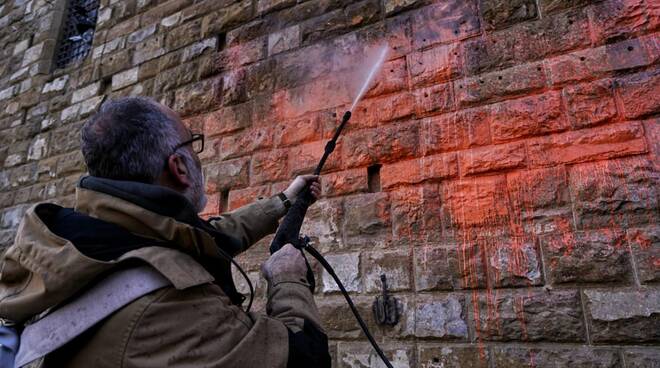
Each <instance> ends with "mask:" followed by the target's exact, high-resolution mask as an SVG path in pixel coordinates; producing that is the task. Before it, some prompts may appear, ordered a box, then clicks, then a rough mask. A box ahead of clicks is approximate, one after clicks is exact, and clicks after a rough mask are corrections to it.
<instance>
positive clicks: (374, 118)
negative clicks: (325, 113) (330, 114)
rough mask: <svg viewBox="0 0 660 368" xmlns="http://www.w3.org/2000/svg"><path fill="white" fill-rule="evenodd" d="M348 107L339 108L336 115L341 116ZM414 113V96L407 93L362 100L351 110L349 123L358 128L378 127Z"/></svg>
mask: <svg viewBox="0 0 660 368" xmlns="http://www.w3.org/2000/svg"><path fill="white" fill-rule="evenodd" d="M346 110H348V106H341V107H340V108H339V110H338V113H337V115H340V116H341V115H343V114H344V112H345V111H346ZM414 113H415V99H414V96H413V95H412V94H410V93H408V92H403V93H398V94H395V95H388V96H383V97H377V98H370V99H368V100H362V101H360V103H359V104H358V105H357V106H356V107H355V108H354V109H353V117H352V118H351V122H352V123H353V124H354V125H355V126H358V127H365V128H366V127H369V128H375V127H378V126H379V125H380V124H381V123H383V122H389V121H393V120H400V119H403V118H406V117H409V116H411V115H413V114H414Z"/></svg>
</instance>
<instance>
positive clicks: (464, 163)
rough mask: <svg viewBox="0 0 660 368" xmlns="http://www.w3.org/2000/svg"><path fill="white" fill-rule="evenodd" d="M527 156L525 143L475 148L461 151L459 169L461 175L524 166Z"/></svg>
mask: <svg viewBox="0 0 660 368" xmlns="http://www.w3.org/2000/svg"><path fill="white" fill-rule="evenodd" d="M525 156H526V151H525V144H524V143H507V144H500V145H497V146H489V147H487V148H475V149H471V150H469V151H464V152H461V153H460V155H459V170H460V173H461V175H463V176H467V175H474V174H481V173H486V172H491V171H501V170H506V169H513V168H517V167H523V166H525Z"/></svg>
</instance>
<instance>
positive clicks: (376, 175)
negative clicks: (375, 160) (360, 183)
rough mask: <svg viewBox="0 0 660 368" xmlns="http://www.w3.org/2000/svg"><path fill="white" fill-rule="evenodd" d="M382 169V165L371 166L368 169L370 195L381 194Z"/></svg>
mask: <svg viewBox="0 0 660 368" xmlns="http://www.w3.org/2000/svg"><path fill="white" fill-rule="evenodd" d="M380 167H381V165H379V164H376V165H371V166H369V167H368V168H367V185H368V186H369V193H376V192H380Z"/></svg>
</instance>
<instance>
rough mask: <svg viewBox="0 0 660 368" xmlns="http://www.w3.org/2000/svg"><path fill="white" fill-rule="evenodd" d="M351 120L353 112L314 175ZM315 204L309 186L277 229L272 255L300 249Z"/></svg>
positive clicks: (335, 135)
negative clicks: (290, 246) (288, 247)
mask: <svg viewBox="0 0 660 368" xmlns="http://www.w3.org/2000/svg"><path fill="white" fill-rule="evenodd" d="M350 119H351V112H350V111H346V113H344V116H343V117H342V119H341V124H339V127H337V130H336V131H335V134H334V136H333V137H332V139H331V140H329V141H328V143H326V145H325V152H324V153H323V157H321V161H320V162H319V164H318V166H316V169H315V170H314V175H319V174H321V170H322V169H323V166H324V165H325V161H326V160H327V159H328V157H329V156H330V154H331V153H332V152H333V151H334V150H335V147H336V146H337V140H338V139H339V135H340V134H341V131H342V130H343V129H344V126H345V125H346V123H348V121H349V120H350ZM313 202H314V198H313V197H312V193H311V192H310V190H309V186H307V187H305V189H303V190H302V191H301V193H300V194H299V195H298V198H296V201H295V202H294V203H293V205H292V206H291V208H290V209H289V212H287V214H286V216H285V217H284V219H283V220H282V223H281V224H280V226H279V227H278V228H277V232H276V233H275V238H274V239H273V242H272V243H271V244H270V254H273V253H275V252H277V251H278V250H280V248H282V247H283V246H285V245H286V244H289V243H290V244H293V245H294V246H296V247H297V248H300V245H299V244H298V243H299V239H300V228H301V227H302V223H303V220H304V219H305V214H306V213H307V208H309V206H311V205H312V203H313Z"/></svg>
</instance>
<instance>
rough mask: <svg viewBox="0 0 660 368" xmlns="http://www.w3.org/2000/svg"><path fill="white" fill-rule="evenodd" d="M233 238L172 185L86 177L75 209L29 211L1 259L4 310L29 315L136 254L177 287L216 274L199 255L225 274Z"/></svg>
mask: <svg viewBox="0 0 660 368" xmlns="http://www.w3.org/2000/svg"><path fill="white" fill-rule="evenodd" d="M236 242H237V241H236V240H234V239H232V238H231V237H229V236H227V235H225V234H222V233H219V232H218V231H216V230H215V229H214V228H212V227H211V226H210V225H209V224H207V223H206V222H204V221H203V220H202V219H200V218H199V217H198V216H197V214H196V213H195V211H194V209H193V207H192V205H191V204H190V203H189V202H188V201H187V199H186V198H185V197H183V196H181V195H180V194H179V193H177V192H175V191H172V190H169V189H167V188H164V187H159V186H156V185H148V184H141V183H134V182H122V181H116V180H108V179H100V178H95V177H85V178H83V179H81V181H80V182H79V185H78V187H77V188H76V205H75V209H73V210H72V209H64V208H62V207H60V206H57V205H54V204H49V203H42V204H37V205H35V206H32V207H31V208H30V209H29V210H28V211H27V213H26V215H25V217H24V218H23V221H22V222H21V224H20V225H19V229H18V232H17V235H16V239H15V241H14V244H13V245H12V246H10V247H9V248H8V249H7V251H6V252H5V254H4V255H3V257H2V259H1V263H0V317H1V318H6V319H9V320H12V321H15V322H18V323H24V322H25V321H26V320H28V319H29V318H31V317H33V316H38V315H40V314H43V313H44V312H47V311H49V310H50V309H51V308H53V307H55V306H57V305H59V304H60V303H62V302H64V301H65V300H67V299H68V298H70V297H72V296H73V295H75V294H76V293H78V292H80V291H81V290H83V289H84V288H85V287H86V286H89V285H90V284H91V283H92V282H93V281H94V280H96V279H98V278H100V277H102V276H104V275H105V274H106V273H107V272H110V271H111V270H113V269H114V268H116V267H124V266H129V265H130V264H131V263H134V262H135V261H141V262H146V263H148V264H150V265H151V266H152V267H154V268H155V269H157V270H158V271H159V272H160V273H161V274H163V276H165V277H166V278H167V279H168V280H169V281H170V282H171V283H172V284H173V286H174V287H176V288H177V289H185V288H188V287H191V286H195V285H200V284H204V283H208V282H212V281H213V280H214V276H213V275H212V274H211V273H209V272H208V271H207V270H206V269H205V268H204V266H202V265H201V264H200V263H198V261H196V258H197V259H199V258H207V259H212V260H215V261H217V262H219V263H221V264H222V266H226V269H227V270H226V271H225V274H226V273H227V272H229V267H228V265H227V264H226V263H228V261H227V260H226V259H223V258H222V257H221V256H220V255H219V254H218V245H219V244H222V246H223V248H224V247H226V248H227V249H226V252H227V253H231V254H233V253H234V251H233V248H234V247H235V246H236V245H235V243H236ZM99 251H100V253H99ZM232 286H233V284H232Z"/></svg>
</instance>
